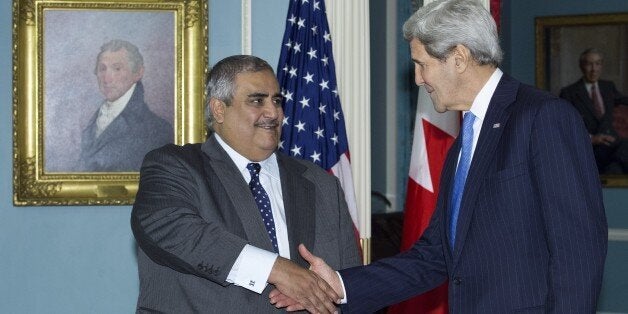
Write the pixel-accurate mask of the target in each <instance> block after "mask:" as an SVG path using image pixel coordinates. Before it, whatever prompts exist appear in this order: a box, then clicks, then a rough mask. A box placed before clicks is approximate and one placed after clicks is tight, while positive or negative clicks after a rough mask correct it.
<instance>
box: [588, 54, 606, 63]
mask: <svg viewBox="0 0 628 314" xmlns="http://www.w3.org/2000/svg"><path fill="white" fill-rule="evenodd" d="M584 61H585V62H598V61H602V56H601V55H600V54H599V53H589V54H586V55H585V56H584Z"/></svg>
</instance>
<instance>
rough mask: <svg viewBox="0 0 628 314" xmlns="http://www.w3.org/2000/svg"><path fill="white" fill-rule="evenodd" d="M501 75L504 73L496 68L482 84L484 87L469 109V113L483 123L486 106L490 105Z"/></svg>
mask: <svg viewBox="0 0 628 314" xmlns="http://www.w3.org/2000/svg"><path fill="white" fill-rule="evenodd" d="M503 75H504V72H502V70H500V69H499V68H496V69H495V71H494V72H493V74H492V75H491V77H490V78H489V79H488V81H486V83H485V84H484V87H482V89H481V90H480V92H479V93H478V94H477V96H475V99H474V100H473V104H472V105H471V109H469V111H471V112H472V113H473V115H474V116H475V117H476V118H479V119H480V120H481V121H484V117H485V116H486V111H487V110H488V105H489V104H490V103H491V98H493V93H495V90H496V89H497V84H499V80H501V78H502V76H503ZM465 113H466V112H465Z"/></svg>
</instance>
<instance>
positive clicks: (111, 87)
mask: <svg viewBox="0 0 628 314" xmlns="http://www.w3.org/2000/svg"><path fill="white" fill-rule="evenodd" d="M94 73H95V74H96V78H97V79H98V87H99V89H100V92H101V93H102V94H103V96H104V97H105V100H104V101H103V103H102V105H101V106H100V108H99V109H98V111H96V113H94V115H93V116H92V118H91V119H90V121H89V123H88V125H87V127H86V128H85V129H84V130H83V134H82V136H81V155H80V158H79V170H80V171H89V172H107V171H139V170H140V166H141V164H142V159H144V155H146V153H147V152H148V151H150V150H152V149H155V148H157V147H160V146H163V145H165V144H168V143H172V142H173V140H174V136H173V133H172V126H171V125H170V123H168V122H167V121H166V120H164V119H162V118H160V117H159V116H157V115H156V114H154V113H153V112H152V111H151V110H150V109H149V108H148V105H147V104H146V102H144V86H143V85H142V81H141V79H142V76H143V75H144V61H143V57H142V55H141V54H140V52H139V50H138V48H137V47H136V46H135V45H133V44H132V43H130V42H128V41H125V40H119V39H115V40H112V41H110V42H108V43H106V44H104V45H103V46H102V47H101V48H100V53H99V54H98V57H97V63H96V68H95V70H94Z"/></svg>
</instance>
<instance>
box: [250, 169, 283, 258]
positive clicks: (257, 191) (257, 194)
mask: <svg viewBox="0 0 628 314" xmlns="http://www.w3.org/2000/svg"><path fill="white" fill-rule="evenodd" d="M246 169H248V170H249V173H250V174H251V181H250V182H249V188H250V189H251V193H253V197H254V198H255V203H256V204H257V208H259V212H260V214H261V215H262V220H263V221H264V226H265V227H266V231H267V232H268V237H270V241H271V242H272V243H273V248H274V249H275V253H279V246H278V245H277V235H276V233H275V220H274V219H273V211H272V209H271V207H270V199H269V198H268V194H266V190H264V188H263V187H262V185H261V184H260V182H259V171H260V169H262V167H261V166H260V165H259V164H258V163H249V164H248V165H246Z"/></svg>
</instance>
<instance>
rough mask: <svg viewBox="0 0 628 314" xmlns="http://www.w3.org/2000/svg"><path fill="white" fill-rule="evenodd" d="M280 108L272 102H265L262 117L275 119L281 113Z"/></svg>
mask: <svg viewBox="0 0 628 314" xmlns="http://www.w3.org/2000/svg"><path fill="white" fill-rule="evenodd" d="M281 110H282V109H281V106H276V105H275V103H273V101H272V100H269V101H266V102H265V104H264V111H263V115H264V117H266V118H270V119H276V118H277V117H278V116H279V113H280V112H281Z"/></svg>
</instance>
